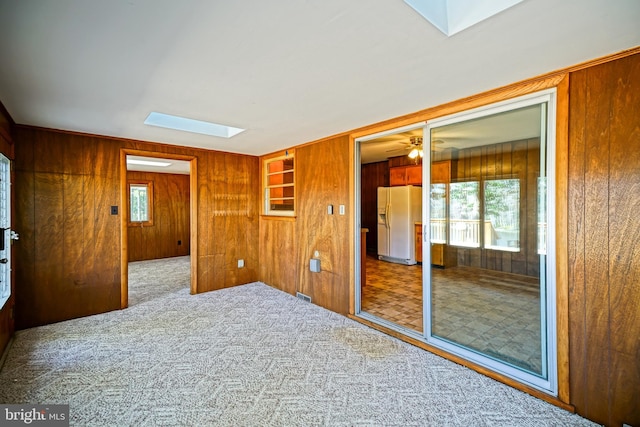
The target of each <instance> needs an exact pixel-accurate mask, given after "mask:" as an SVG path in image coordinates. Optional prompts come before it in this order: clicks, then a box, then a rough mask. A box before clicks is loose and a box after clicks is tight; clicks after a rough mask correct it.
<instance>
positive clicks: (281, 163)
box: [267, 158, 293, 174]
mask: <svg viewBox="0 0 640 427" xmlns="http://www.w3.org/2000/svg"><path fill="white" fill-rule="evenodd" d="M283 171H293V158H289V159H280V160H274V161H273V162H269V163H267V173H269V174H271V173H274V172H283Z"/></svg>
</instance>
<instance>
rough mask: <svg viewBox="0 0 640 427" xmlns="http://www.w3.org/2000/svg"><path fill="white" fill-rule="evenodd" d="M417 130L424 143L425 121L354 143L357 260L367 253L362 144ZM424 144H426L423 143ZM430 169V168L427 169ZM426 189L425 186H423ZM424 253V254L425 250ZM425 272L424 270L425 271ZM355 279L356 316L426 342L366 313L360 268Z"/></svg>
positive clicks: (380, 318) (354, 237) (377, 133)
mask: <svg viewBox="0 0 640 427" xmlns="http://www.w3.org/2000/svg"><path fill="white" fill-rule="evenodd" d="M415 129H422V131H423V141H424V137H425V136H424V130H425V122H424V121H420V122H417V123H413V124H410V125H405V126H399V127H394V128H393V129H389V130H385V131H382V132H376V133H373V134H370V135H366V136H362V137H358V138H355V139H354V141H353V144H354V156H353V157H354V166H355V167H354V172H355V173H354V175H355V176H354V177H353V178H354V183H355V192H354V193H355V194H354V201H355V206H356V208H355V209H354V212H355V215H356V222H355V223H356V226H355V227H354V234H353V239H354V241H355V254H356V257H355V258H356V259H362V258H361V257H362V251H366V248H363V247H362V245H361V236H360V229H361V228H362V212H361V204H362V201H361V197H360V194H361V192H362V182H361V168H362V165H361V163H360V161H361V157H360V147H361V144H360V143H362V142H366V141H370V140H372V139H376V138H380V137H383V136H388V135H393V134H396V133H402V132H407V131H411V130H415ZM423 143H424V142H423ZM425 162H426V154H425V157H424V158H423V159H422V164H421V167H422V173H423V174H424V170H425V167H424V165H425ZM427 169H428V168H427ZM423 188H424V186H423ZM425 203H427V202H426V201H425V199H424V193H423V194H422V211H423V215H424V206H425ZM423 253H424V248H423ZM425 262H426V261H424V259H423V263H422V265H423V266H424V265H425ZM423 271H424V270H423ZM354 278H355V292H354V311H355V313H354V314H355V316H356V317H359V318H362V319H364V320H367V321H370V322H373V323H376V324H378V325H381V326H384V327H385V328H388V329H391V330H393V331H396V332H398V333H400V334H402V335H405V336H408V337H411V338H414V339H417V340H420V341H424V335H423V334H422V333H421V332H419V331H415V330H413V329H409V328H407V327H404V326H402V325H399V324H397V323H394V322H392V321H390V320H387V319H383V318H382V317H378V316H375V315H373V314H370V313H368V312H366V311H362V277H360V269H359V268H355V271H354ZM422 283H423V286H424V277H423V280H422ZM422 305H423V309H424V301H423V304H422Z"/></svg>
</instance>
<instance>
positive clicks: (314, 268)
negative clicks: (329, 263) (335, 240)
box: [309, 258, 320, 273]
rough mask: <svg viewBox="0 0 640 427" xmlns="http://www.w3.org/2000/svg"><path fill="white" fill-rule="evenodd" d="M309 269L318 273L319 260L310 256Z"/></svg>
mask: <svg viewBox="0 0 640 427" xmlns="http://www.w3.org/2000/svg"><path fill="white" fill-rule="evenodd" d="M309 270H311V271H312V272H314V273H320V260H319V259H317V258H311V260H310V261H309Z"/></svg>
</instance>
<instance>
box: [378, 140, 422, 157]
mask: <svg viewBox="0 0 640 427" xmlns="http://www.w3.org/2000/svg"><path fill="white" fill-rule="evenodd" d="M407 150H410V151H409V158H411V159H415V158H416V157H418V156H420V157H422V156H423V155H424V152H423V151H422V137H421V136H411V137H409V141H408V142H407V143H406V146H405V147H403V148H394V149H391V150H387V153H391V152H394V151H407Z"/></svg>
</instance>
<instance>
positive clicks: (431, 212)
mask: <svg viewBox="0 0 640 427" xmlns="http://www.w3.org/2000/svg"><path fill="white" fill-rule="evenodd" d="M553 103H554V92H553V91H547V92H544V93H540V94H537V95H532V96H528V97H523V98H520V99H518V100H514V101H510V102H509V103H501V104H498V105H495V106H491V107H488V108H483V109H478V110H474V111H471V112H468V113H464V114H458V115H455V116H451V117H448V118H443V119H439V120H435V121H433V122H429V123H428V126H427V133H426V135H430V141H431V152H430V156H429V157H430V163H431V168H430V170H431V172H430V185H429V186H426V185H425V186H423V188H424V191H425V198H428V199H429V200H430V202H429V203H428V209H427V212H425V213H424V216H423V222H426V221H428V223H429V229H428V235H429V237H428V239H429V242H430V246H431V253H430V254H425V255H428V256H430V260H431V263H425V271H424V276H425V298H424V299H425V301H426V302H428V303H427V304H425V311H424V313H425V337H426V339H427V341H428V342H429V343H431V344H433V345H435V346H437V347H440V348H443V349H445V350H447V351H449V352H452V353H454V354H458V355H460V356H462V357H464V358H466V359H469V360H472V361H474V362H476V363H478V364H480V365H483V366H487V367H489V368H491V369H492V370H495V371H498V372H501V373H503V374H506V375H508V376H511V377H513V378H516V379H518V380H520V381H523V382H525V383H528V384H530V385H532V386H534V387H536V388H538V389H541V390H544V391H546V392H550V393H552V394H554V393H556V380H555V334H554V328H555V317H554V315H553V313H554V312H555V302H554V295H555V291H554V289H555V288H554V281H553V280H549V278H552V277H554V276H553V274H554V271H555V270H554V268H553V251H552V250H551V248H552V243H553V242H550V240H552V239H549V236H552V235H553V233H552V232H548V230H547V229H548V225H551V224H553V221H552V220H550V219H552V218H553V212H552V209H550V207H553V204H552V203H549V200H553V198H552V197H553V195H552V194H548V191H547V189H548V188H553V186H552V183H553V181H552V180H551V181H549V179H550V178H549V175H551V178H553V174H552V173H551V174H550V172H552V171H553V162H554V160H553V156H550V155H549V154H550V153H553V147H552V145H553V143H552V142H553V138H550V136H552V135H553V121H552V120H550V118H552V117H553V115H552V111H553V110H554V104H553ZM425 154H426V153H425ZM443 171H444V172H443ZM549 184H551V185H549ZM427 191H429V194H426V192H427ZM549 260H551V261H549ZM429 264H431V266H430V267H429Z"/></svg>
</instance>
